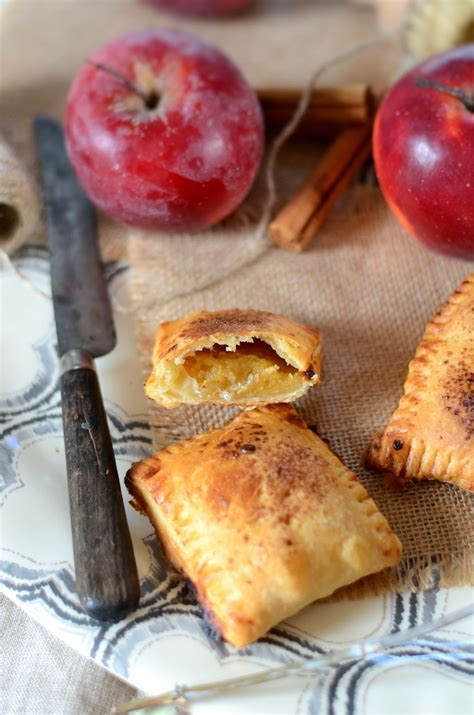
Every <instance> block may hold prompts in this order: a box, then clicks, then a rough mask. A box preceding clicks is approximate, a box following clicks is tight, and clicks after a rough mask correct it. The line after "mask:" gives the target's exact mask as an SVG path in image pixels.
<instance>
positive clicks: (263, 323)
mask: <svg viewBox="0 0 474 715" xmlns="http://www.w3.org/2000/svg"><path fill="white" fill-rule="evenodd" d="M321 362H322V340H321V335H320V333H319V330H317V329H316V328H312V327H309V326H307V325H302V324H301V323H295V322H293V321H291V320H288V318H284V317H283V316H281V315H274V314H272V313H264V312H261V311H257V310H223V311H218V312H213V313H209V312H206V311H200V312H198V313H194V314H193V315H190V316H187V317H185V318H182V319H181V320H175V321H173V322H169V323H162V324H161V325H160V326H159V328H158V332H157V335H156V339H155V346H154V351H153V371H152V373H151V375H150V377H149V379H148V380H147V382H146V385H145V392H146V394H147V396H148V397H150V398H152V399H153V400H155V401H156V402H158V403H159V404H161V405H163V406H164V407H168V408H170V407H176V406H178V405H180V404H192V405H195V404H201V403H204V402H212V403H216V404H225V405H242V406H250V405H256V404H261V403H265V404H267V403H272V402H291V401H292V400H295V399H297V398H298V397H301V395H303V394H304V393H305V392H306V391H307V390H308V389H309V388H310V387H311V386H313V385H317V384H318V383H319V382H320V380H321Z"/></svg>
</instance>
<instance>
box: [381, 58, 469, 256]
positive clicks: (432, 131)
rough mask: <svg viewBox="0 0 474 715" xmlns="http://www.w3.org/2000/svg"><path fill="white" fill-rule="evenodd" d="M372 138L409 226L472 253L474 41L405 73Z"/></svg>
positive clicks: (396, 208)
mask: <svg viewBox="0 0 474 715" xmlns="http://www.w3.org/2000/svg"><path fill="white" fill-rule="evenodd" d="M373 143H374V160H375V167H376V171H377V176H378V179H379V182H380V186H381V188H382V192H383V194H384V196H385V198H386V200H387V202H388V204H389V206H390V207H391V209H392V210H393V212H394V214H395V216H397V218H398V219H399V221H400V223H401V224H402V225H403V226H404V227H405V228H406V229H407V231H408V232H409V233H410V234H412V236H414V237H415V238H417V239H419V240H420V241H421V242H422V243H424V244H426V245H427V246H429V247H430V248H433V249H435V250H437V251H440V252H441V253H446V254H449V255H452V256H458V257H463V258H474V44H471V45H465V46H463V47H459V48H457V49H455V50H452V51H450V52H446V53H445V54H442V55H437V56H436V57H432V58H430V59H428V60H427V61H426V62H423V63H421V64H420V65H418V66H417V67H415V68H414V69H412V70H411V71H410V72H408V73H407V74H405V75H404V76H403V77H402V78H401V79H400V80H399V81H398V82H397V83H396V84H395V85H394V86H393V87H392V88H391V89H390V91H389V92H388V94H387V95H386V97H385V98H384V100H383V102H382V105H381V107H380V109H379V111H378V114H377V117H376V121H375V127H374V140H373Z"/></svg>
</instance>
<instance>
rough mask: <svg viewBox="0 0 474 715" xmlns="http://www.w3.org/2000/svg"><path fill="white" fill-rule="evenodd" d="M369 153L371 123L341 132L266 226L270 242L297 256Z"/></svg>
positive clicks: (312, 236)
mask: <svg viewBox="0 0 474 715" xmlns="http://www.w3.org/2000/svg"><path fill="white" fill-rule="evenodd" d="M370 151H371V124H370V123H368V124H365V125H362V126H356V127H349V128H347V129H344V130H342V131H341V132H340V133H339V135H338V136H337V137H336V139H335V140H334V141H333V142H332V144H331V145H330V147H329V148H328V150H327V151H326V153H325V154H324V155H323V156H322V158H321V159H320V160H319V161H318V163H317V164H316V166H315V168H314V170H313V171H312V173H311V175H310V176H309V177H308V178H307V179H306V181H305V182H304V183H303V185H302V186H301V187H300V189H299V190H298V191H297V192H296V194H295V195H294V196H293V197H292V198H291V199H290V201H289V202H288V203H287V204H286V205H285V206H284V207H283V209H282V210H281V211H280V212H279V214H278V215H277V216H276V217H275V219H274V220H273V221H272V223H271V224H270V226H269V229H268V230H269V234H270V237H271V238H272V240H273V241H274V242H275V243H276V244H277V245H278V246H281V247H282V248H286V249H288V250H291V251H295V252H297V253H299V252H301V251H303V250H304V249H305V248H306V247H307V246H308V245H309V243H310V242H311V240H312V239H313V238H314V236H315V235H316V233H317V232H318V230H319V228H320V227H321V225H322V224H323V223H324V221H325V219H326V217H327V215H328V213H329V212H330V210H331V209H332V207H333V206H334V203H335V202H336V200H337V199H338V197H339V196H340V195H341V194H342V192H343V191H345V189H346V188H347V186H348V185H349V183H350V182H351V181H352V179H353V178H354V176H355V175H356V174H357V172H358V171H359V170H360V169H361V168H362V166H363V164H364V162H365V161H366V160H367V158H368V157H369V155H370Z"/></svg>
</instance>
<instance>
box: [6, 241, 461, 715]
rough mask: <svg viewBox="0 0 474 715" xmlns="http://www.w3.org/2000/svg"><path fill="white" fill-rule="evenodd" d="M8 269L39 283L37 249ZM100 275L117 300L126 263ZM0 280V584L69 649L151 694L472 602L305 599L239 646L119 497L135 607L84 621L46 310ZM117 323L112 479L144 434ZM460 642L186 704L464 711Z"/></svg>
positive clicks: (103, 367)
mask: <svg viewBox="0 0 474 715" xmlns="http://www.w3.org/2000/svg"><path fill="white" fill-rule="evenodd" d="M17 263H18V267H19V268H20V269H21V270H22V271H23V272H24V273H25V274H26V275H27V276H28V278H29V279H30V280H31V281H32V282H33V283H34V284H35V285H36V286H37V287H39V288H40V289H41V290H43V291H48V290H49V274H48V261H47V254H46V250H45V249H44V248H42V247H38V246H33V245H31V246H27V247H25V248H24V249H23V250H22V252H21V254H20V256H19V257H18V259H17ZM107 271H108V277H109V281H110V287H111V292H112V295H113V296H118V297H119V299H120V302H121V303H122V304H123V303H124V302H125V301H126V300H127V297H126V296H127V279H126V274H127V269H126V266H124V265H119V264H112V265H109V266H108V267H107ZM0 281H1V291H2V298H3V300H2V306H3V308H2V310H3V316H2V363H3V365H2V372H1V385H0V409H1V420H2V425H3V436H2V444H1V450H2V451H1V455H0V458H1V464H2V475H3V476H2V481H1V483H0V509H1V537H2V538H1V554H0V556H1V564H0V577H1V582H2V589H3V591H4V592H5V593H6V594H7V596H8V597H10V598H11V599H12V600H14V601H15V602H16V603H17V604H18V605H19V606H21V607H22V608H23V609H25V610H26V611H27V612H28V613H29V614H30V615H31V616H32V617H33V618H35V619H37V620H38V621H40V622H41V623H42V624H43V625H44V626H46V627H47V628H48V629H50V630H51V631H52V632H53V633H55V634H56V635H57V636H59V637H60V638H61V639H63V640H64V641H65V642H66V643H68V644H69V645H70V646H72V647H73V648H75V649H77V650H78V651H80V652H81V653H83V654H84V655H86V656H89V657H91V658H92V659H93V660H95V661H96V662H97V663H99V664H100V665H102V666H104V667H105V668H107V669H109V670H110V671H112V672H113V673H115V674H116V675H117V676H119V677H120V678H122V679H124V680H126V681H128V682H130V683H132V684H133V685H135V686H136V687H138V688H140V689H141V690H143V691H146V692H147V693H150V694H156V693H159V692H161V691H163V690H169V689H171V688H173V687H174V685H175V684H176V683H179V684H191V683H196V682H202V681H208V680H215V679H219V678H228V677H231V676H233V675H242V674H245V673H251V672H255V671H257V670H260V669H262V668H264V667H268V666H275V665H277V664H279V663H285V662H288V661H289V660H294V659H296V658H298V657H308V656H311V655H315V654H317V653H322V652H325V651H327V650H329V649H333V648H337V647H340V646H342V645H346V644H350V643H352V642H354V641H356V640H360V639H362V638H377V637H379V636H381V635H383V634H385V633H388V632H393V631H397V630H399V629H402V628H406V627H409V626H412V625H416V624H421V623H425V622H427V621H430V620H432V619H433V618H436V617H438V616H441V615H443V614H445V613H447V612H449V611H451V610H454V609H456V608H459V607H461V606H464V605H467V604H468V603H471V602H472V591H471V590H470V589H467V588H464V589H461V588H457V589H449V590H439V589H432V590H430V591H426V592H424V593H421V594H403V595H395V594H386V595H384V596H380V597H377V598H376V597H373V598H367V599H364V600H360V601H351V602H342V603H334V604H315V605H313V606H310V607H308V608H307V609H305V610H304V611H303V612H302V613H300V614H298V615H297V616H295V617H294V618H291V619H290V620H288V621H287V622H285V623H283V624H280V625H279V626H278V627H276V628H274V629H273V630H272V631H271V632H270V633H269V634H268V635H267V636H266V637H265V638H263V639H261V641H259V642H258V643H256V644H255V645H253V646H251V647H249V648H247V649H245V651H243V652H238V651H236V650H235V649H234V648H232V647H230V646H227V645H226V644H223V643H221V642H218V641H217V640H215V639H214V637H213V635H212V633H211V631H210V629H209V627H208V625H207V623H206V621H205V620H204V619H203V618H202V614H201V611H200V609H199V607H198V606H197V605H196V603H195V601H194V598H193V596H192V593H191V592H190V591H189V589H188V587H187V586H186V584H185V583H184V582H183V581H182V579H180V578H179V577H178V576H177V574H176V573H175V572H174V571H172V570H171V569H170V568H169V567H168V566H167V564H166V563H165V562H164V561H163V559H162V558H161V556H160V553H159V551H158V548H157V545H156V542H155V539H154V537H153V534H152V530H151V528H150V524H149V522H148V520H146V519H145V518H143V517H141V516H139V515H138V514H136V513H135V512H134V511H133V510H132V509H131V508H130V507H129V506H128V505H127V516H128V519H129V524H130V528H131V531H132V536H133V541H134V546H135V552H136V557H137V562H138V567H139V574H140V579H141V592H142V597H141V603H140V607H139V609H138V610H137V611H136V612H135V613H133V614H132V615H131V616H129V617H128V618H127V619H125V620H123V621H121V622H119V623H115V624H110V623H108V624H100V623H98V622H94V621H93V620H92V619H90V618H89V617H88V616H87V615H85V614H84V613H83V611H82V610H81V608H80V606H79V603H78V599H77V597H76V594H75V592H74V571H73V565H72V546H71V538H70V527H69V507H68V497H67V486H66V470H65V460H64V450H63V442H62V431H61V430H62V426H61V409H60V402H59V394H58V391H57V390H56V382H57V378H58V369H57V360H56V354H55V338H56V336H55V329H54V323H53V314H52V305H51V302H50V301H48V300H46V299H45V298H43V297H41V296H40V295H38V294H37V293H35V292H33V291H32V290H31V288H29V287H28V286H27V285H25V284H23V283H22V282H21V281H19V279H18V278H17V277H16V276H14V275H13V274H12V273H11V272H9V271H8V270H7V269H4V270H3V271H2V273H1V274H0ZM116 325H117V332H118V346H117V348H116V349H115V350H114V351H113V353H111V354H110V355H108V356H107V357H105V358H101V359H100V360H98V364H97V367H98V372H99V376H100V381H101V386H102V391H103V394H104V399H105V402H106V407H107V411H108V415H109V420H110V426H111V431H112V436H113V439H114V444H115V451H116V455H117V461H118V466H119V472H120V475H121V478H122V479H123V476H124V474H125V471H126V470H127V469H128V467H129V465H130V463H131V462H133V461H136V460H137V459H140V458H142V457H143V456H144V455H145V454H147V453H149V452H150V451H151V434H150V430H149V427H148V425H147V416H146V404H145V398H144V397H143V389H142V381H141V373H140V369H139V365H138V358H137V355H136V352H135V347H134V339H133V325H132V319H131V317H130V316H129V315H126V314H124V313H119V314H117V315H116ZM124 498H125V500H126V501H127V500H128V495H127V494H126V493H125V492H124ZM472 636H473V623H472V619H471V620H469V619H465V620H464V621H461V622H459V623H457V624H455V625H453V626H451V627H450V628H447V629H443V630H442V631H439V632H437V633H434V634H432V635H429V636H428V637H426V638H423V639H420V640H418V641H415V642H412V643H411V644H410V645H407V646H404V647H399V648H397V649H394V650H393V651H392V652H390V653H389V654H388V655H387V656H384V657H383V658H380V657H379V658H377V659H372V660H366V661H353V662H351V663H349V664H345V665H341V667H339V668H336V669H332V670H328V671H326V672H324V673H323V674H320V675H319V676H317V677H312V678H309V677H308V676H294V677H293V678H291V679H286V680H281V681H277V682H276V683H270V684H265V685H260V686H258V687H253V688H250V689H247V690H242V691H238V692H234V693H233V694H232V695H231V696H229V695H227V696H226V697H225V698H223V697H219V698H217V697H216V698H212V699H207V700H205V701H202V702H199V703H197V704H194V705H193V706H192V712H193V713H219V714H220V715H221V714H222V713H223V712H225V713H229V714H231V713H272V714H273V713H324V714H326V713H327V714H328V715H343V714H344V715H352V714H353V713H364V714H367V715H369V714H373V715H376V714H377V715H381V714H382V713H384V714H385V713H386V714H387V715H388V714H389V713H393V714H395V713H402V712H403V713H430V714H433V713H440V714H441V713H443V714H445V713H449V714H450V715H454V714H458V715H468V713H472V707H473V700H472V677H473V674H474V665H473V656H472V648H471V649H470V645H469V644H470V643H471V644H472Z"/></svg>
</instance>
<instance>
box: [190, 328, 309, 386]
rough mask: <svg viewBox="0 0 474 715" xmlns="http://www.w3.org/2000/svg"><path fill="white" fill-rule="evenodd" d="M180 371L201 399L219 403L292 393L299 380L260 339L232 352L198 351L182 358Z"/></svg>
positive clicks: (220, 349)
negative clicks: (213, 398) (192, 381)
mask: <svg viewBox="0 0 474 715" xmlns="http://www.w3.org/2000/svg"><path fill="white" fill-rule="evenodd" d="M184 369H185V370H186V372H187V374H188V375H189V376H190V377H192V378H193V379H194V380H196V382H197V384H198V386H199V389H200V391H201V395H202V397H203V398H204V399H210V398H212V397H213V396H215V395H216V394H218V395H219V397H220V398H221V399H223V400H227V399H231V398H235V397H238V398H240V399H242V398H252V397H258V396H259V395H262V394H265V396H276V395H279V394H285V393H286V392H289V391H292V390H294V389H295V384H296V383H295V380H296V381H298V380H300V379H301V377H299V376H298V371H297V370H296V368H294V367H292V366H291V365H288V363H287V362H285V360H283V358H281V357H280V356H279V355H278V353H276V352H275V350H273V348H271V347H270V345H268V344H267V343H265V342H263V341H262V340H255V341H254V342H253V343H240V344H239V345H238V346H237V347H236V349H235V351H229V350H227V349H226V347H225V346H224V345H214V346H213V347H212V348H210V349H205V350H200V351H199V352H196V353H194V354H193V355H190V356H189V357H187V358H186V359H185V361H184Z"/></svg>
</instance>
